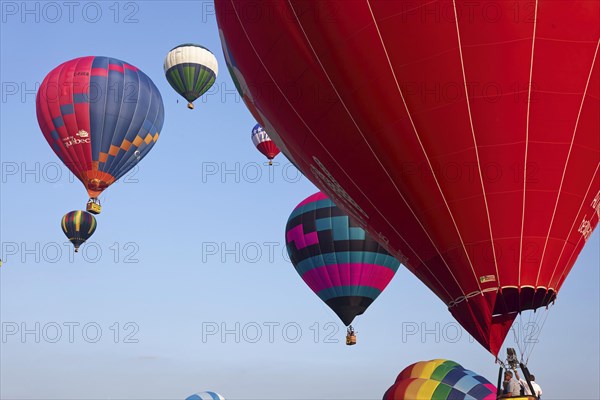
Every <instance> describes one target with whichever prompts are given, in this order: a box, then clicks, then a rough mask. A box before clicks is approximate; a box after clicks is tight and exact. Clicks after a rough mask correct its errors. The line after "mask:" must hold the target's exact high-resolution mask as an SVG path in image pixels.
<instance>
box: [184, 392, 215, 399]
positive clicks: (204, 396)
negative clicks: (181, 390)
mask: <svg viewBox="0 0 600 400" xmlns="http://www.w3.org/2000/svg"><path fill="white" fill-rule="evenodd" d="M185 400H225V398H224V397H223V396H221V395H220V394H218V393H215V392H202V393H196V394H193V395H191V396H190V397H188V398H186V399H185Z"/></svg>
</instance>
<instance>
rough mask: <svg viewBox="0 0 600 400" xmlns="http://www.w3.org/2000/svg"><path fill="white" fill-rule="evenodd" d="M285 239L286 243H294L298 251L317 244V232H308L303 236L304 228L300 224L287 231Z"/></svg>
mask: <svg viewBox="0 0 600 400" xmlns="http://www.w3.org/2000/svg"><path fill="white" fill-rule="evenodd" d="M285 238H286V240H287V242H288V243H291V242H294V243H295V244H296V248H297V249H298V250H299V249H303V248H305V247H307V246H311V245H313V244H317V243H319V237H318V236H317V232H309V233H307V234H304V227H303V226H302V224H300V225H296V226H295V227H293V228H292V229H290V230H289V231H287V233H286V234H285Z"/></svg>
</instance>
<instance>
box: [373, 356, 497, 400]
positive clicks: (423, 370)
mask: <svg viewBox="0 0 600 400" xmlns="http://www.w3.org/2000/svg"><path fill="white" fill-rule="evenodd" d="M409 399H410V400H425V399H427V400H446V399H452V400H463V399H464V400H495V399H496V387H495V386H494V385H493V384H491V383H490V382H489V381H488V380H487V379H485V378H484V377H483V376H479V375H477V374H476V373H475V372H473V371H469V370H468V369H464V368H463V367H462V366H461V365H460V364H458V363H456V362H454V361H450V360H441V359H437V360H431V361H420V362H417V363H414V364H412V365H409V366H408V367H406V368H404V370H403V371H402V372H400V374H399V375H398V378H396V383H394V384H393V385H392V387H390V388H389V389H388V390H387V391H386V392H385V394H384V395H383V400H409Z"/></svg>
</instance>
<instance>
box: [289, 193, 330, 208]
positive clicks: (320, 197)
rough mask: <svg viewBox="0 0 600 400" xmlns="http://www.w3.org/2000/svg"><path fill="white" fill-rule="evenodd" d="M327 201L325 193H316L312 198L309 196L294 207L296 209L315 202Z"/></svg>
mask: <svg viewBox="0 0 600 400" xmlns="http://www.w3.org/2000/svg"><path fill="white" fill-rule="evenodd" d="M327 199H329V197H327V195H326V194H325V193H323V192H317V193H315V194H313V195H312V196H309V197H307V198H306V199H304V200H302V202H300V204H298V205H297V206H296V208H299V207H302V206H304V205H306V204H309V203H314V202H315V201H318V200H327Z"/></svg>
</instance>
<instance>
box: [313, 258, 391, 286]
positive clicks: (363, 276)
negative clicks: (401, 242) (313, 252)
mask: <svg viewBox="0 0 600 400" xmlns="http://www.w3.org/2000/svg"><path fill="white" fill-rule="evenodd" d="M393 277H394V271H392V270H391V269H390V268H387V267H383V266H381V265H376V264H356V263H355V264H333V265H325V266H323V267H318V268H314V269H311V270H309V271H307V272H306V273H305V274H304V275H302V279H304V282H306V284H307V285H308V286H309V287H310V288H311V289H312V291H313V292H315V293H318V292H320V291H321V290H323V289H328V288H331V287H334V286H370V287H373V288H376V289H379V290H383V289H385V287H386V286H387V285H388V283H390V281H391V280H392V278H393Z"/></svg>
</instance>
